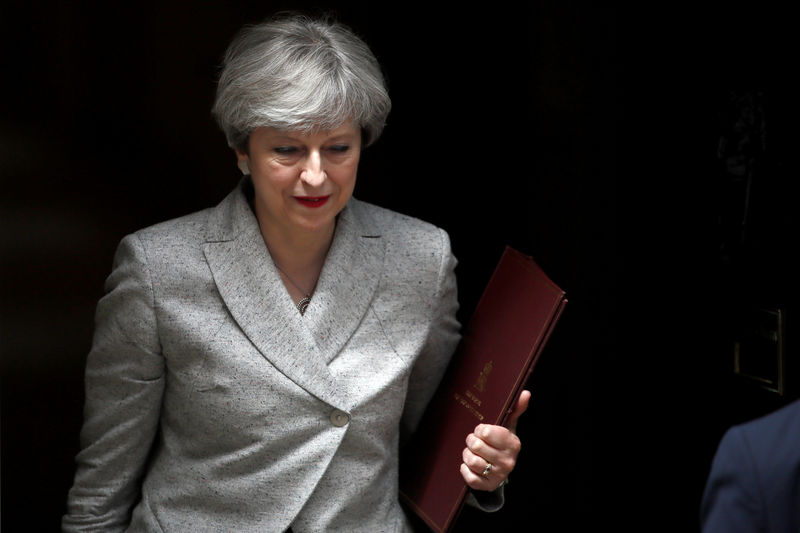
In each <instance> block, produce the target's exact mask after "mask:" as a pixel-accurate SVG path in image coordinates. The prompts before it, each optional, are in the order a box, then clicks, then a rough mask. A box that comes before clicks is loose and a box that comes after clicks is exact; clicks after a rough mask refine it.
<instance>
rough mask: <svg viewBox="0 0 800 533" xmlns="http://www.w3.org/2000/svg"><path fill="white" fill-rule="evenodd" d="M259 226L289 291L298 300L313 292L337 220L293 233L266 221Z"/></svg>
mask: <svg viewBox="0 0 800 533" xmlns="http://www.w3.org/2000/svg"><path fill="white" fill-rule="evenodd" d="M259 226H260V228H261V235H262V237H263V238H264V243H265V244H266V245H267V249H268V250H269V253H270V256H272V260H273V262H274V263H275V264H276V265H277V267H278V271H279V274H281V277H282V278H283V281H284V285H285V286H286V289H287V290H288V291H289V294H290V295H291V296H292V297H293V298H294V299H295V301H297V300H299V299H300V298H302V297H303V296H306V295H307V294H311V293H313V292H314V288H315V287H316V285H317V281H318V280H319V276H320V274H321V273H322V267H323V265H324V264H325V258H326V257H327V255H328V250H329V249H330V246H331V243H332V242H333V233H334V230H335V222H332V223H331V225H330V227H328V228H323V229H321V230H317V231H308V232H292V233H291V234H289V233H286V232H283V231H281V230H279V229H277V228H275V227H274V226H269V225H267V224H261V223H259ZM271 230H272V231H271Z"/></svg>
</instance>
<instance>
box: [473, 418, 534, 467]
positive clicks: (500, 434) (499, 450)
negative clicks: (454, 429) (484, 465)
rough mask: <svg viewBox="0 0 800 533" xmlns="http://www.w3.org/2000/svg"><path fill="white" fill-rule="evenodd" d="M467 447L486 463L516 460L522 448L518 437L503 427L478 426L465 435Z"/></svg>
mask: <svg viewBox="0 0 800 533" xmlns="http://www.w3.org/2000/svg"><path fill="white" fill-rule="evenodd" d="M467 447H468V448H469V449H470V450H472V451H473V452H475V453H476V454H477V455H480V456H481V457H485V458H486V459H487V460H488V461H491V462H495V461H497V460H499V459H501V458H503V457H512V458H516V457H517V454H519V451H520V448H521V447H522V445H521V443H520V440H519V437H517V436H516V435H515V434H514V433H512V432H511V431H510V430H509V429H508V428H504V427H503V426H492V425H489V424H479V425H478V426H476V427H475V431H474V432H473V433H470V434H469V435H467Z"/></svg>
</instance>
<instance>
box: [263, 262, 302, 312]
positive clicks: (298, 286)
mask: <svg viewBox="0 0 800 533" xmlns="http://www.w3.org/2000/svg"><path fill="white" fill-rule="evenodd" d="M272 264H273V265H275V268H277V269H278V271H279V272H280V273H281V274H283V275H284V276H286V279H288V280H289V283H291V284H292V285H294V286H295V287H297V289H298V290H299V291H300V292H302V293H303V294H305V296H303V297H302V298H301V299H300V301H299V302H297V304H296V306H297V310H298V311H300V314H301V315H304V314H305V312H306V308H307V307H308V304H310V303H311V293H309V292H308V291H306V290H304V289H303V288H302V287H301V286H300V285H298V284H297V283H295V282H294V280H293V279H292V278H290V277H289V274H287V273H286V272H284V271H283V269H282V268H281V267H279V266H278V263H276V262H274V261H273V262H272Z"/></svg>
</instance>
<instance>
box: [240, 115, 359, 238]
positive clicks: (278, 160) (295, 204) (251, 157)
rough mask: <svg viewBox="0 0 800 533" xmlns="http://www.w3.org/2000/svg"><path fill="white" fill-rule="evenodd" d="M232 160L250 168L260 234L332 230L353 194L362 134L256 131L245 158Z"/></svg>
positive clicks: (348, 127) (344, 128) (347, 129)
mask: <svg viewBox="0 0 800 533" xmlns="http://www.w3.org/2000/svg"><path fill="white" fill-rule="evenodd" d="M236 155H237V157H238V158H239V160H240V161H245V162H246V163H247V165H248V166H249V167H250V175H251V176H252V178H253V187H254V189H255V200H254V204H255V211H256V217H257V218H258V221H259V225H260V226H261V227H262V231H264V230H265V229H268V230H269V231H270V232H272V231H273V230H277V231H281V232H283V233H284V235H292V234H295V235H296V234H297V232H301V233H302V232H317V231H332V230H333V227H334V224H335V222H334V221H335V217H336V215H337V214H339V212H340V211H341V210H342V209H343V208H344V206H345V204H346V203H347V201H348V200H349V199H350V196H351V195H352V194H353V187H354V186H355V183H356V171H357V169H358V160H359V157H360V155H361V130H360V128H359V127H358V126H357V125H354V124H353V123H352V122H346V123H344V124H342V125H341V126H339V127H338V128H336V129H335V130H332V131H320V132H315V133H310V134H308V133H300V132H293V131H285V130H277V129H274V128H257V129H255V130H254V131H253V132H252V133H251V134H250V150H249V154H247V153H244V152H240V151H238V150H237V151H236ZM265 236H266V235H265Z"/></svg>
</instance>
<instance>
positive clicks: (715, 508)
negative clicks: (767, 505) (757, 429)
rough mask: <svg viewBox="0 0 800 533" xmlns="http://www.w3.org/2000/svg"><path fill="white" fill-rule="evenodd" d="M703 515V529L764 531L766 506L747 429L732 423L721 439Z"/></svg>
mask: <svg viewBox="0 0 800 533" xmlns="http://www.w3.org/2000/svg"><path fill="white" fill-rule="evenodd" d="M700 518H701V522H702V527H703V533H717V532H719V533H723V532H724V533H736V532H742V533H744V532H749V531H761V530H762V528H763V526H764V507H763V505H762V499H761V494H760V490H759V487H758V476H757V472H756V465H755V461H754V460H753V456H752V454H751V453H750V447H749V446H748V443H747V440H746V438H745V435H744V432H743V431H742V429H741V428H739V427H733V428H731V429H730V430H728V431H727V432H726V433H725V436H724V437H723V438H722V441H721V442H720V445H719V448H718V449H717V453H716V455H715V456H714V461H713V464H712V466H711V473H710V475H709V477H708V482H707V484H706V488H705V492H704V494H703V501H702V505H701V511H700Z"/></svg>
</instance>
